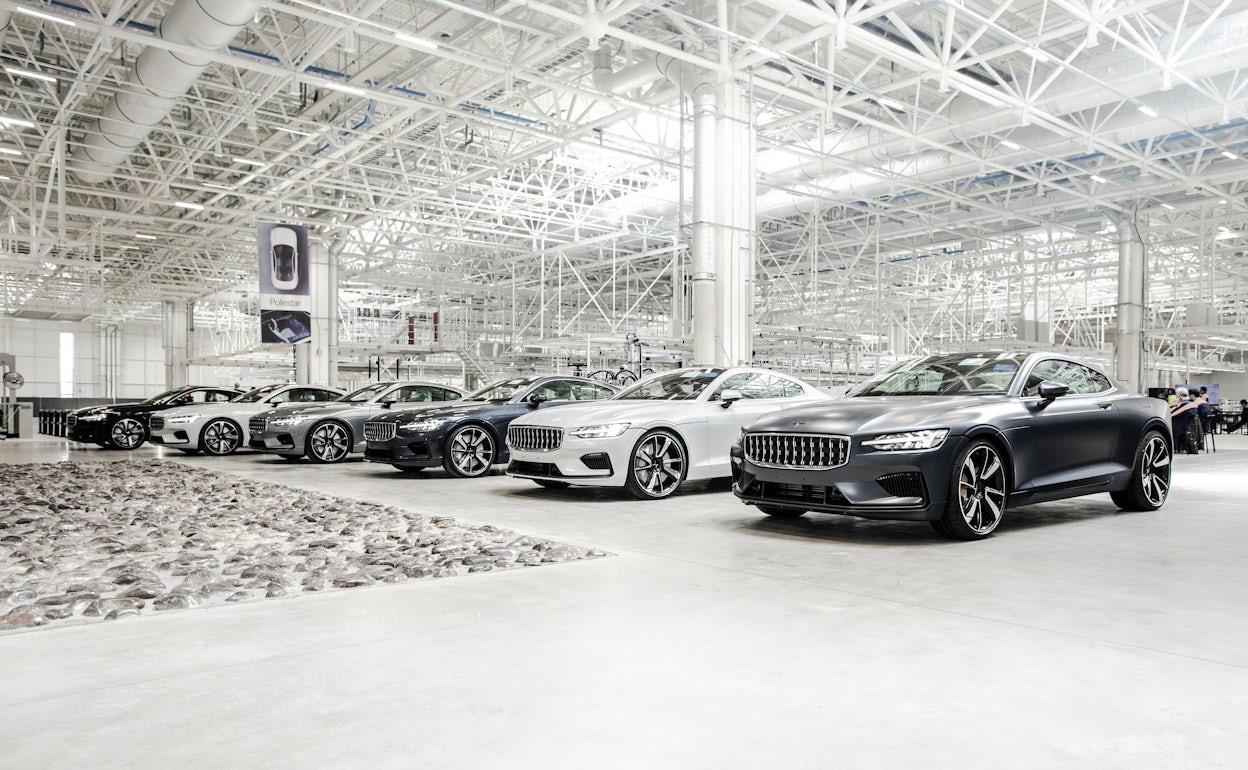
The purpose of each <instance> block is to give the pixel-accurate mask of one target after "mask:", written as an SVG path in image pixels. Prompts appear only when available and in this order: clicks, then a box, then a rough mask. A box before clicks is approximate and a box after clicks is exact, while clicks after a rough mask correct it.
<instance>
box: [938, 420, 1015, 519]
mask: <svg viewBox="0 0 1248 770" xmlns="http://www.w3.org/2000/svg"><path fill="white" fill-rule="evenodd" d="M1007 479H1008V476H1007V474H1006V471H1005V462H1004V460H1003V459H1002V457H1001V454H1000V452H999V451H998V450H997V448H996V447H995V446H994V445H993V444H991V443H990V442H988V441H985V440H983V439H975V440H973V441H971V442H970V443H969V444H967V445H966V446H965V447H964V448H963V449H962V451H961V452H959V453H958V456H957V460H955V461H954V463H953V468H952V470H951V472H950V478H949V501H948V503H946V504H945V513H944V515H943V516H941V518H940V521H939V522H938V523H939V524H940V526H938V527H936V531H937V532H940V533H941V534H942V535H944V536H945V537H949V538H952V539H954V540H981V539H983V538H985V537H988V536H989V535H991V534H992V533H993V531H994V530H995V529H996V528H997V526H998V525H999V524H1000V523H1001V517H1002V516H1003V515H1004V514H1005V507H1006V501H1007V499H1008V496H1009V491H1008V488H1007ZM933 526H935V524H933Z"/></svg>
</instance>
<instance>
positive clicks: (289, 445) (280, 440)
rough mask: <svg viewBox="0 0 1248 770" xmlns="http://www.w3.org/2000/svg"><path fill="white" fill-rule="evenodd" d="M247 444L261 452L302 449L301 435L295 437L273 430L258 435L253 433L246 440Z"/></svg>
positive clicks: (284, 451) (285, 451) (283, 451)
mask: <svg viewBox="0 0 1248 770" xmlns="http://www.w3.org/2000/svg"><path fill="white" fill-rule="evenodd" d="M247 446H249V447H251V448H252V449H259V450H260V451H262V452H282V453H290V452H297V451H303V437H302V436H299V437H296V436H295V435H294V434H292V433H279V432H273V433H261V434H259V435H256V434H254V433H253V434H252V436H251V438H250V439H249V440H248V441H247Z"/></svg>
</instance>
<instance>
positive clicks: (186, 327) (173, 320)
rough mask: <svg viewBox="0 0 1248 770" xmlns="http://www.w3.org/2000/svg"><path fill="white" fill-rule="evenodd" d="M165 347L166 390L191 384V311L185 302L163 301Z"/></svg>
mask: <svg viewBox="0 0 1248 770" xmlns="http://www.w3.org/2000/svg"><path fill="white" fill-rule="evenodd" d="M163 305H164V307H163V312H164V327H163V329H162V334H163V337H164V340H163V341H164V347H165V390H172V389H173V388H180V387H183V386H184V385H189V384H190V371H191V364H190V353H189V350H190V337H191V327H190V313H189V312H188V305H187V304H186V303H184V302H172V301H166V302H164V303H163Z"/></svg>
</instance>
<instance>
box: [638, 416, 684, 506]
mask: <svg viewBox="0 0 1248 770" xmlns="http://www.w3.org/2000/svg"><path fill="white" fill-rule="evenodd" d="M684 478H685V448H684V447H683V446H681V444H680V441H679V440H677V439H676V437H675V436H673V435H672V434H670V433H667V432H665V431H657V432H655V433H651V434H649V435H647V436H644V437H642V439H641V441H640V442H638V444H637V447H636V448H635V449H634V450H633V462H632V468H631V470H630V476H629V479H628V485H627V486H628V490H629V492H631V493H632V494H633V495H634V496H636V497H642V498H647V499H657V498H661V497H667V496H668V495H671V494H672V493H673V492H675V491H676V490H677V489H678V488H679V487H680V483H681V482H682V481H684Z"/></svg>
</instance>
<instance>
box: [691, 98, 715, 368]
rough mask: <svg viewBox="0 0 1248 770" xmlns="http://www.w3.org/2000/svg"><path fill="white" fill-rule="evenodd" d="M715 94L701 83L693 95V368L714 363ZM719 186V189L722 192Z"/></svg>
mask: <svg viewBox="0 0 1248 770" xmlns="http://www.w3.org/2000/svg"><path fill="white" fill-rule="evenodd" d="M717 117H718V116H717V110H716V108H715V92H714V90H713V89H712V88H711V85H710V84H709V83H702V84H700V85H699V86H698V88H697V89H696V90H695V91H694V93H693V228H692V229H693V237H692V243H691V247H690V251H691V256H692V260H691V261H692V263H693V275H691V276H690V288H691V292H690V293H691V295H692V296H691V297H690V300H691V302H692V305H693V361H692V363H693V365H694V366H711V365H713V364H715V363H716V361H717V360H718V358H719V357H718V356H717V355H716V350H717V347H718V346H717V345H716V326H717V323H716V315H717V314H716V311H715V299H716V292H715V287H716V277H715V266H716V259H715V248H716V244H715V240H716V239H715V229H714V228H715V213H716V206H715V203H716V197H717V195H716V189H717V188H716V169H715V164H716V163H717V162H718V161H719V157H718V155H717V153H716V152H715V135H716V123H717ZM722 187H723V185H719V189H722Z"/></svg>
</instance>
